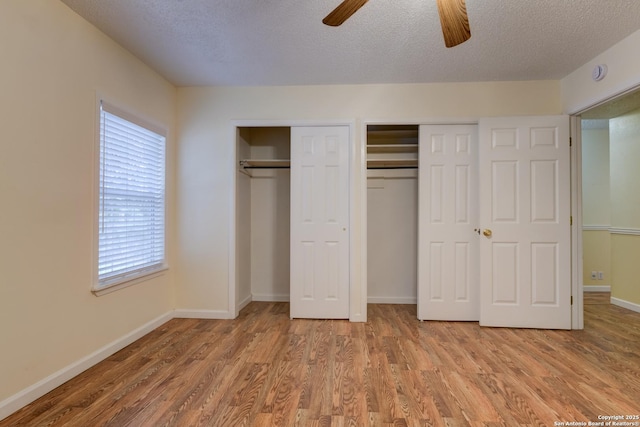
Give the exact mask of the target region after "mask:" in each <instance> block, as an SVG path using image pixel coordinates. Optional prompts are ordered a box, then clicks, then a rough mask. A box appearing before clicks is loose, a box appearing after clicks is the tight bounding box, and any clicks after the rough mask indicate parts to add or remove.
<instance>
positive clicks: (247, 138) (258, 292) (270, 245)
mask: <svg viewBox="0 0 640 427" xmlns="http://www.w3.org/2000/svg"><path fill="white" fill-rule="evenodd" d="M290 153H291V128H290V127H238V128H237V132H236V159H238V164H237V173H236V175H237V180H236V230H235V232H236V301H237V302H239V303H242V302H243V301H246V300H248V299H249V298H252V299H253V300H254V301H288V300H289V281H290V270H289V264H290V249H289V247H290V194H291V190H290V188H291V182H290V181H291V180H290V169H289V166H290V159H291V156H290Z"/></svg>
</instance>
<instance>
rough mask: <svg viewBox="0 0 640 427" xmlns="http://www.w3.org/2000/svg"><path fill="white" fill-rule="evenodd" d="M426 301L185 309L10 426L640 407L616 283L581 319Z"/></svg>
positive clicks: (635, 356)
mask: <svg viewBox="0 0 640 427" xmlns="http://www.w3.org/2000/svg"><path fill="white" fill-rule="evenodd" d="M415 310H416V308H415V306H411V305H370V306H369V313H368V314H369V322H368V323H366V324H362V323H349V322H348V321H336V320H290V319H289V317H288V313H289V306H288V304H285V303H251V304H250V305H249V306H248V307H246V308H245V309H244V310H243V311H242V313H241V314H240V317H239V318H238V319H236V320H224V321H222V320H194V319H174V320H171V321H170V322H167V323H166V324H165V325H163V326H161V327H160V328H158V329H157V330H155V331H153V332H152V333H150V334H148V335H146V336H145V337H143V338H142V339H140V340H138V341H136V342H135V343H133V344H132V345H130V346H128V347H126V348H125V349H123V350H122V351H120V352H118V353H116V354H114V355H113V356H111V357H109V358H108V359H106V360H105V361H103V362H101V363H100V364H98V365H96V366H94V367H93V368H91V369H89V370H88V371H86V372H84V373H83V374H81V375H79V376H78V377H76V378H74V379H72V380H71V381H69V382H67V383H66V384H64V385H62V386H61V387H59V388H57V389H55V390H53V391H52V392H50V393H49V394H47V395H46V396H43V397H42V398H41V399H39V400H37V401H36V402H34V403H32V404H30V405H28V406H27V407H25V408H23V409H21V410H20V411H18V412H17V413H15V414H13V415H12V416H10V417H9V418H7V419H5V420H4V421H0V426H2V427H4V426H63V425H65V426H91V427H93V426H118V427H120V426H240V425H247V426H270V425H273V426H279V427H280V426H294V425H300V426H361V425H362V426H366V425H370V426H387V425H388V426H431V425H435V426H467V425H471V426H481V425H482V426H518V425H526V426H554V423H555V422H558V423H568V422H579V421H584V422H589V421H592V422H597V421H601V420H599V418H598V416H602V415H604V416H610V415H632V416H633V415H638V414H640V313H634V312H632V311H629V310H625V309H623V308H619V307H616V306H612V305H610V304H608V303H607V297H606V296H601V295H593V294H587V295H586V297H585V329H584V330H583V331H548V330H522V329H498V328H496V329H493V328H481V327H479V326H478V324H477V323H458V322H419V321H418V320H416V312H415ZM632 422H640V420H635V421H632ZM555 425H559V424H555ZM565 425H567V424H565Z"/></svg>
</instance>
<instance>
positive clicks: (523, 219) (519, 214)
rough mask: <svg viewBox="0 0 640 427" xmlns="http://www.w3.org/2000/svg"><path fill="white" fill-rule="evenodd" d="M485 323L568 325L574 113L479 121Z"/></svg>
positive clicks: (482, 287)
mask: <svg viewBox="0 0 640 427" xmlns="http://www.w3.org/2000/svg"><path fill="white" fill-rule="evenodd" d="M479 159H480V163H479V167H480V206H481V208H480V211H481V212H480V220H481V222H480V224H481V226H482V228H483V231H485V230H486V234H485V233H483V235H482V236H481V237H480V241H481V243H480V254H481V255H480V265H481V267H480V270H481V271H480V274H481V282H482V285H481V308H480V324H481V325H483V326H507V327H529V328H547V329H570V328H571V237H570V215H571V213H570V203H571V196H570V182H569V180H570V148H569V118H568V117H566V116H551V117H509V118H495V119H483V120H481V121H480V157H479Z"/></svg>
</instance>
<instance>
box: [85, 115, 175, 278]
mask: <svg viewBox="0 0 640 427" xmlns="http://www.w3.org/2000/svg"><path fill="white" fill-rule="evenodd" d="M117 113H118V110H117V109H115V108H113V107H110V106H109V105H108V104H104V103H101V106H100V193H99V194H100V196H99V197H100V200H99V215H98V221H99V224H98V285H97V288H98V289H101V288H105V287H108V286H110V285H115V284H118V283H122V282H124V281H128V280H131V279H134V278H137V277H140V276H143V275H146V274H149V273H152V272H154V271H157V270H160V269H163V268H165V137H164V136H163V135H160V134H158V133H156V132H153V131H151V130H149V129H147V128H146V127H143V126H141V125H139V124H136V123H133V122H131V121H129V120H126V119H124V118H122V117H120V116H121V115H122V114H120V115H118V114H117Z"/></svg>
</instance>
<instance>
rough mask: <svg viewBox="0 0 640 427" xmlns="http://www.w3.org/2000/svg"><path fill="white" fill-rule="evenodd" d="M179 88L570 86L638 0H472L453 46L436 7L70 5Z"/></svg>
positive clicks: (310, 0) (180, 1) (183, 2)
mask: <svg viewBox="0 0 640 427" xmlns="http://www.w3.org/2000/svg"><path fill="white" fill-rule="evenodd" d="M61 1H62V2H63V3H65V4H67V5H68V6H69V7H70V8H71V9H73V10H75V11H76V12H77V13H78V14H80V15H81V16H83V17H84V18H85V19H87V20H88V21H89V22H91V23H93V24H94V25H95V26H97V27H98V28H99V29H101V30H102V31H103V32H105V33H106V34H107V35H108V36H110V37H111V38H113V39H114V40H116V41H117V42H118V43H120V44H121V45H122V46H124V47H125V48H126V49H128V50H129V51H131V52H132V53H133V54H134V55H136V56H137V57H139V58H140V59H142V60H143V61H144V62H146V63H147V64H148V65H149V66H151V67H152V68H154V69H155V70H156V71H158V72H159V73H160V74H162V75H163V76H164V77H166V78H167V79H168V80H169V81H170V82H172V83H174V84H175V85H177V86H197V85H298V84H301V85H312V84H360V83H426V82H461V81H467V82H471V81H499V80H546V79H560V78H562V77H564V76H566V75H567V74H569V73H570V72H572V71H573V70H575V69H576V68H578V67H579V66H581V65H583V64H585V63H586V62H587V61H589V60H590V59H592V58H594V57H595V56H596V55H598V54H599V53H601V52H603V51H604V50H606V49H607V48H608V47H610V46H612V45H613V44H615V43H617V42H618V41H620V40H622V39H623V38H625V37H626V36H628V35H629V34H631V33H633V32H634V31H636V30H638V29H640V1H638V0H467V10H468V15H469V21H470V25H471V34H472V35H471V39H470V40H469V41H467V42H466V43H464V44H462V45H460V46H457V47H454V48H451V49H447V48H445V47H444V42H443V38H442V33H441V30H440V21H439V18H438V12H437V7H436V0H394V1H392V0H370V1H369V2H368V3H367V4H365V5H364V6H363V7H362V9H360V10H359V11H358V12H357V13H356V14H355V15H354V16H352V17H351V18H350V19H349V20H348V21H347V22H345V23H344V24H343V25H342V26H340V27H336V28H334V27H328V26H326V25H324V24H322V22H321V20H322V18H323V17H324V16H326V15H327V14H328V13H329V12H330V11H331V10H332V9H333V8H334V7H336V6H337V5H338V4H339V3H340V2H341V0H306V1H299V0H61Z"/></svg>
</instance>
